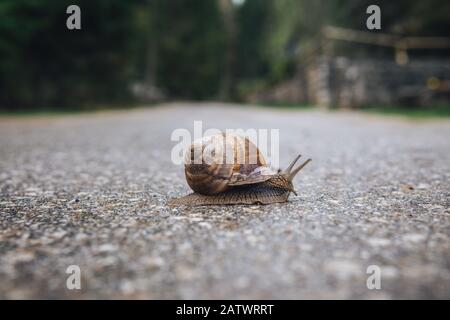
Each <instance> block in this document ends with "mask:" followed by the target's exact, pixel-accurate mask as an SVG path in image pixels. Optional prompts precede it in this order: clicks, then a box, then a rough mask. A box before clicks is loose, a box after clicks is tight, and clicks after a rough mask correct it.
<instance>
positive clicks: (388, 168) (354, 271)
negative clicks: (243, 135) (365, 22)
mask: <svg viewBox="0 0 450 320" xmlns="http://www.w3.org/2000/svg"><path fill="white" fill-rule="evenodd" d="M194 120H203V126H204V128H219V129H225V128H267V129H271V128H279V129H280V153H281V158H280V161H281V166H282V167H285V166H286V165H287V164H288V163H289V162H290V161H291V160H292V159H293V158H294V157H295V155H296V154H298V153H301V154H303V155H304V156H305V157H311V158H312V159H313V162H312V163H311V164H310V165H308V166H307V167H306V168H305V169H304V170H303V172H301V173H300V174H299V176H298V177H297V178H296V180H295V187H296V189H297V192H298V196H295V195H291V197H290V200H289V202H288V203H283V204H273V205H267V206H257V205H252V206H244V205H238V206H215V207H196V208H190V207H175V208H173V207H169V206H167V205H166V203H167V201H168V200H169V199H170V198H172V197H178V196H181V195H184V194H187V193H188V192H190V190H189V187H188V186H187V184H186V182H185V179H184V172H183V167H182V166H179V165H175V164H173V163H172V162H171V160H170V159H171V149H172V147H173V146H174V145H175V144H176V143H175V142H173V141H171V133H172V132H173V130H174V129H176V128H186V129H188V130H192V129H193V122H194ZM0 150H1V151H0V298H3V299H13V298H19V299H22V298H46V299H59V298H68V299H78V298H150V299H153V298H163V299H165V298H183V299H196V298H199V299H210V298H219V299H241V298H242V299H259V298H264V299H302V298H309V299H313V298H320V299H326V298H337V299H346V298H357V299H360V298H365V299H396V298H407V299H409V298H447V299H448V298H450V219H449V218H450V205H449V204H450V201H449V199H450V197H449V196H450V122H449V121H448V120H408V119H403V118H389V117H385V116H374V115H366V114H362V113H353V112H325V111H320V110H316V109H311V110H292V109H274V108H262V107H260V108H258V107H242V106H238V105H224V104H217V103H203V104H192V103H177V104H168V105H162V106H156V107H152V108H140V109H134V110H130V111H115V112H100V113H94V114H78V115H65V116H51V117H25V118H11V117H3V118H0ZM70 265H78V266H79V267H80V270H81V290H69V289H67V287H66V280H67V277H68V276H69V275H68V274H67V273H66V270H67V267H68V266H70ZM371 265H375V266H378V267H379V268H380V270H381V289H379V290H377V289H374V290H369V289H368V288H367V285H366V282H367V278H368V277H369V276H370V275H371V274H368V273H367V268H368V267H369V266H371Z"/></svg>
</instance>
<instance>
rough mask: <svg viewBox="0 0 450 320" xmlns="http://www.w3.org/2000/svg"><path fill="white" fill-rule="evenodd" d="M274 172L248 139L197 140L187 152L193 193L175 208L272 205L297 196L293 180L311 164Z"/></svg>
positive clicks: (176, 201)
mask: <svg viewBox="0 0 450 320" xmlns="http://www.w3.org/2000/svg"><path fill="white" fill-rule="evenodd" d="M299 158H300V156H297V157H296V159H295V160H294V161H293V162H292V163H291V164H290V165H289V167H288V168H287V169H286V170H284V171H282V170H274V169H272V168H271V167H270V166H269V165H268V164H267V162H266V160H265V158H264V155H263V154H262V153H261V152H260V151H259V150H258V148H257V147H256V146H255V145H254V144H253V143H252V142H251V141H250V140H249V139H248V138H246V137H245V138H244V137H242V136H239V135H234V134H229V133H226V134H225V133H220V134H216V135H212V136H208V137H204V138H202V139H199V140H196V141H194V142H193V143H192V144H191V146H190V148H189V149H188V150H187V152H186V153H185V176H186V181H187V183H188V185H189V186H190V188H191V189H192V190H193V191H194V193H191V194H189V195H187V196H184V197H181V198H178V199H173V200H172V201H171V203H172V204H174V205H190V206H199V205H225V204H270V203H277V202H286V201H287V200H288V198H289V195H290V193H291V192H294V193H295V190H294V187H293V184H292V180H293V178H294V177H295V175H296V174H297V173H298V172H299V171H300V170H301V169H302V168H303V167H304V166H305V165H306V164H307V163H308V162H309V161H311V159H308V160H307V161H305V162H304V163H303V164H302V165H300V166H299V167H297V168H295V169H293V167H294V165H295V163H296V162H297V160H298V159H299Z"/></svg>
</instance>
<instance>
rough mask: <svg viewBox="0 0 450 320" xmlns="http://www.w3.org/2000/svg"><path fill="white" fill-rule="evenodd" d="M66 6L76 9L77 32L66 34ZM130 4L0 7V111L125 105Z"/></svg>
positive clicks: (21, 0) (26, 0)
mask: <svg viewBox="0 0 450 320" xmlns="http://www.w3.org/2000/svg"><path fill="white" fill-rule="evenodd" d="M70 4H77V5H78V6H80V8H81V21H82V22H81V25H82V29H81V30H68V29H67V28H66V19H67V17H68V15H67V14H66V8H67V6H68V5H70ZM135 4H136V1H134V0H131V1H126V2H125V1H120V0H98V1H95V2H93V1H88V0H77V1H76V0H71V1H66V0H61V1H46V0H18V1H17V0H3V1H1V2H0V104H1V106H2V107H3V108H6V109H18V108H30V107H35V108H36V107H37V108H49V107H80V106H83V105H87V104H89V103H93V102H95V103H110V102H120V101H124V100H125V99H127V80H128V79H129V77H130V75H131V71H132V59H130V56H131V51H130V49H131V43H132V41H130V40H131V39H132V35H133V33H134V27H133V23H132V17H133V15H132V13H133V11H132V8H133V6H134V5H135ZM130 37H131V39H130Z"/></svg>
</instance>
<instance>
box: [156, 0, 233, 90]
mask: <svg viewBox="0 0 450 320" xmlns="http://www.w3.org/2000/svg"><path fill="white" fill-rule="evenodd" d="M158 22H159V23H158V30H157V31H156V32H157V35H158V70H157V80H156V83H157V85H158V86H160V87H162V88H164V89H165V90H166V91H167V93H168V94H169V96H171V97H174V98H188V99H205V98H211V97H215V96H217V95H218V94H219V88H220V83H221V79H222V74H223V72H224V65H225V59H226V46H227V43H226V40H227V36H226V28H225V26H224V22H223V19H222V16H221V11H220V8H219V6H218V2H217V1H198V0H172V1H160V3H159V6H158Z"/></svg>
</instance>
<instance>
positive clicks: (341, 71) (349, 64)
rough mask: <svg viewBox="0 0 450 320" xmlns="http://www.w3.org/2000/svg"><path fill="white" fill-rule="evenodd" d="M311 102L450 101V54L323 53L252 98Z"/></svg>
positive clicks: (403, 103) (350, 104)
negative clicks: (397, 58)
mask: <svg viewBox="0 0 450 320" xmlns="http://www.w3.org/2000/svg"><path fill="white" fill-rule="evenodd" d="M258 99H259V100H260V101H264V102H280V103H281V102H289V103H306V102H309V103H313V104H316V105H319V106H326V107H348V108H359V107H367V106H389V105H391V106H392V105H396V106H433V105H436V104H448V103H450V60H442V59H426V60H425V59H422V60H411V61H410V62H409V63H407V64H405V65H398V64H396V63H395V62H394V61H390V60H374V59H350V58H347V57H333V58H324V57H322V58H319V59H317V60H316V61H315V62H314V63H312V64H310V65H308V66H306V67H304V68H303V69H301V71H299V75H298V76H297V77H296V78H295V79H293V80H290V81H288V82H285V83H282V84H280V85H278V86H277V87H275V88H273V89H271V90H268V91H265V92H264V94H259V95H257V96H254V97H253V101H255V100H258Z"/></svg>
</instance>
